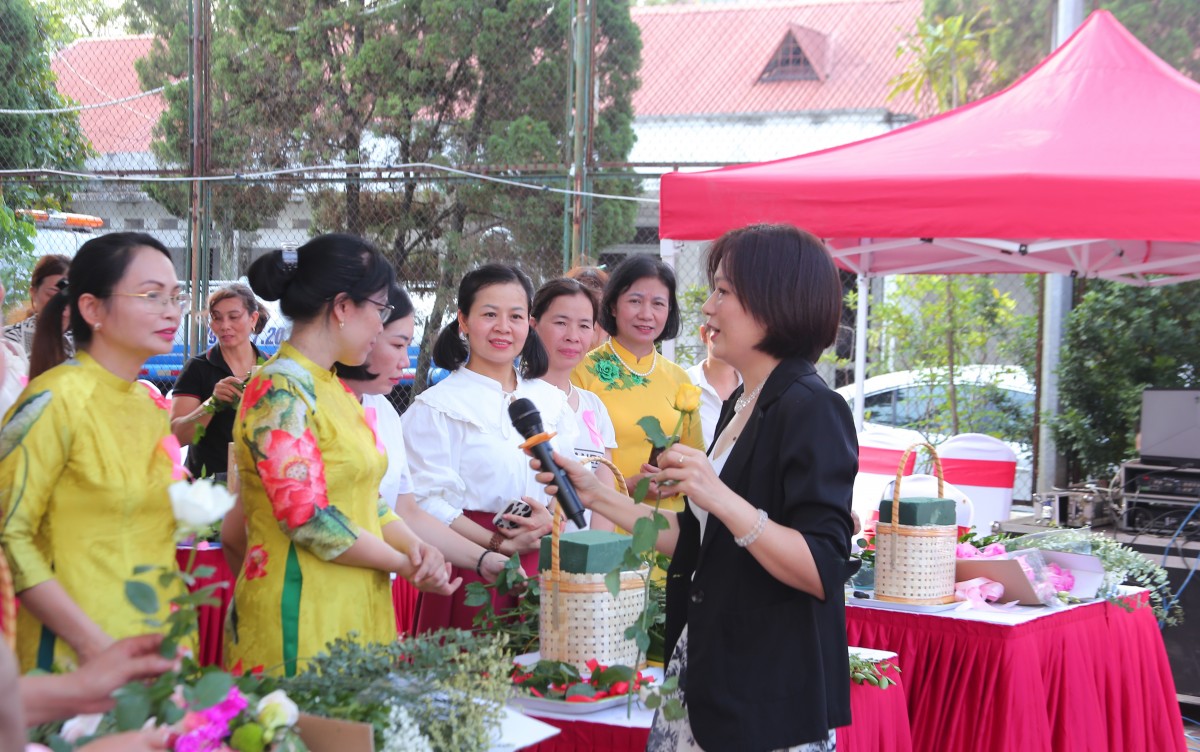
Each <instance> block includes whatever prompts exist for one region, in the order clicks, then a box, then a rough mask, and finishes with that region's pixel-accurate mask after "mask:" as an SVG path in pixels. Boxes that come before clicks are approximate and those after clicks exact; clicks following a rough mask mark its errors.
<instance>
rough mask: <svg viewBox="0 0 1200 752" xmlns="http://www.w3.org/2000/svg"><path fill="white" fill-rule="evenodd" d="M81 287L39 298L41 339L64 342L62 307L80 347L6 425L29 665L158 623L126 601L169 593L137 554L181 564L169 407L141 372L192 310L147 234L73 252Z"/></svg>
mask: <svg viewBox="0 0 1200 752" xmlns="http://www.w3.org/2000/svg"><path fill="white" fill-rule="evenodd" d="M74 270H75V272H76V276H75V277H74V278H73V280H72V281H71V283H70V285H69V286H67V287H66V288H62V289H60V291H59V292H58V293H57V294H56V295H54V296H53V297H51V298H50V299H49V300H48V301H47V302H46V303H45V305H43V306H42V307H41V313H40V321H39V323H38V327H37V334H36V335H35V340H34V347H35V349H37V348H38V347H39V346H46V347H47V348H48V349H51V350H52V349H54V348H55V347H57V348H61V347H62V343H63V319H64V313H65V314H66V315H67V316H68V317H69V320H70V325H71V331H72V333H73V334H74V340H75V344H76V345H77V346H78V352H77V353H76V356H75V357H74V358H72V359H71V360H67V361H66V362H62V363H59V364H58V365H56V366H54V367H53V368H50V369H49V370H47V371H46V372H45V373H43V374H41V375H40V376H38V377H36V378H34V379H33V380H32V381H30V382H29V385H28V386H27V387H26V388H25V391H24V392H22V393H21V396H20V397H19V398H18V399H17V403H16V406H15V407H14V408H12V410H10V411H9V414H8V416H7V422H6V424H5V426H4V429H3V430H2V431H0V525H2V526H0V544H2V545H3V546H4V552H5V554H6V555H7V557H8V560H9V562H10V563H11V565H12V571H13V580H14V584H15V585H16V590H17V593H18V594H19V595H20V600H21V608H20V612H19V613H18V616H17V655H18V658H19V660H20V663H21V669H22V671H30V670H32V669H34V668H40V669H44V670H46V671H50V670H52V669H54V668H55V667H56V666H59V667H62V666H66V665H68V664H71V663H77V664H79V663H86V662H87V661H88V660H90V659H91V658H93V657H94V656H96V655H97V654H99V653H100V652H101V651H103V650H104V649H105V648H106V647H108V646H109V645H110V644H112V643H113V641H114V640H117V639H120V638H122V637H128V636H131V635H135V634H141V633H143V632H146V631H148V629H147V626H146V621H145V620H146V614H143V613H141V612H140V611H138V610H137V609H136V608H134V607H133V605H132V604H131V603H130V602H129V601H128V599H126V597H125V583H126V581H127V580H129V579H131V578H133V579H138V580H141V581H143V582H144V583H146V584H148V585H150V586H151V587H153V588H154V589H155V590H156V591H157V592H158V598H159V603H160V604H161V606H162V611H161V612H160V614H158V618H160V619H161V618H164V617H165V616H166V609H167V602H168V599H169V598H170V597H172V596H174V595H178V594H181V592H182V589H181V588H175V587H168V588H165V589H164V588H162V587H160V586H159V583H158V581H157V577H156V576H155V574H154V573H152V572H151V573H146V574H143V575H136V576H135V575H133V571H134V568H135V567H137V566H140V565H149V566H152V567H153V566H159V567H166V568H171V569H174V568H175V567H176V563H175V538H174V535H175V518H174V515H173V514H172V513H171V504H170V501H169V500H168V495H167V486H169V485H170V484H171V482H172V480H173V479H174V478H176V477H182V472H183V471H182V468H179V467H178V466H177V465H176V464H175V463H174V461H173V457H178V453H179V444H178V442H176V441H175V440H174V438H173V437H172V436H171V433H170V428H169V425H168V422H167V404H166V400H164V399H162V397H161V396H159V395H158V393H157V392H155V393H153V394H151V393H150V390H148V389H147V388H146V387H145V386H143V385H142V384H139V383H137V377H138V372H139V371H140V370H141V367H142V365H143V364H144V363H145V362H146V359H147V358H149V357H150V356H152V355H161V354H163V353H168V352H170V351H171V347H172V346H173V344H174V341H175V331H176V330H177V329H178V328H179V321H180V319H181V318H182V312H183V310H184V309H186V308H187V307H188V305H189V304H190V297H189V296H188V294H187V293H184V292H181V290H180V285H179V282H178V280H177V279H176V276H175V266H174V264H173V263H172V262H171V255H170V253H168V252H167V249H166V248H165V247H164V246H163V244H162V243H160V242H159V241H158V240H155V239H154V238H152V237H150V236H149V235H144V234H142V233H132V232H119V233H110V234H107V235H101V236H99V237H96V238H93V239H91V240H89V241H88V242H86V243H84V244H83V246H82V247H81V248H80V249H79V253H78V254H77V255H76V256H75V260H74Z"/></svg>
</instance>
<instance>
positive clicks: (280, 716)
mask: <svg viewBox="0 0 1200 752" xmlns="http://www.w3.org/2000/svg"><path fill="white" fill-rule="evenodd" d="M254 714H255V715H256V716H257V717H258V721H259V723H261V724H262V725H263V726H264V727H265V728H266V729H267V730H269V731H271V730H274V729H278V728H291V727H292V726H295V725H296V722H297V721H299V720H300V708H298V707H296V703H294V702H292V698H290V697H288V696H287V693H286V692H284V691H283V690H282V689H277V690H275V691H274V692H272V693H270V694H269V695H266V696H264V697H263V698H262V699H261V700H259V701H258V707H256V708H255V709H254Z"/></svg>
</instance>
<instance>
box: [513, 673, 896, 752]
mask: <svg viewBox="0 0 1200 752" xmlns="http://www.w3.org/2000/svg"><path fill="white" fill-rule="evenodd" d="M897 664H898V662H897ZM901 671H903V668H901ZM888 675H889V676H890V677H891V678H892V679H893V680H896V681H901V677H900V676H897V674H896V672H895V671H891V672H889V674H888ZM850 713H851V717H852V718H853V720H854V724H853V725H851V726H847V727H846V728H840V729H838V734H837V738H838V741H837V744H838V747H837V748H838V752H911V750H912V748H913V747H912V735H911V733H910V731H909V726H908V708H907V707H906V706H905V702H904V690H903V689H902V688H901V687H888V688H887V689H884V690H880V689H878V688H876V687H871V686H867V685H859V684H851V685H850ZM530 715H534V716H536V717H537V718H538V720H540V721H542V722H543V723H548V724H550V725H551V726H555V727H557V728H560V729H562V733H561V734H558V735H557V736H554V737H552V738H550V739H547V740H546V741H544V742H542V743H541V744H538V745H535V746H533V747H527V748H526V749H527V750H535V751H536V752H634V751H635V750H644V749H645V748H646V739H647V737H649V735H650V729H648V728H625V727H622V726H610V725H606V724H603V723H589V722H588V721H586V720H583V719H584V718H586V717H587V716H581V717H580V718H581V719H580V720H575V721H568V720H563V719H560V718H544V717H542V716H537V714H536V713H530Z"/></svg>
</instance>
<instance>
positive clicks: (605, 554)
mask: <svg viewBox="0 0 1200 752" xmlns="http://www.w3.org/2000/svg"><path fill="white" fill-rule="evenodd" d="M631 540H632V539H631V538H630V537H629V536H628V535H621V534H620V533H613V532H609V531H607V530H577V531H575V532H571V533H563V534H562V536H561V537H560V538H559V540H558V557H559V566H560V567H561V568H562V571H564V572H572V573H574V574H607V573H609V572H611V571H612V570H613V569H616V568H617V566H618V565H620V563H621V562H622V561H623V560H624V559H625V552H626V551H628V550H629V545H630V542H631ZM549 568H550V536H549V535H547V536H546V537H545V538H542V552H541V556H540V557H539V559H538V569H542V570H546V569H549Z"/></svg>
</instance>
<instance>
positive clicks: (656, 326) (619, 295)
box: [571, 255, 704, 511]
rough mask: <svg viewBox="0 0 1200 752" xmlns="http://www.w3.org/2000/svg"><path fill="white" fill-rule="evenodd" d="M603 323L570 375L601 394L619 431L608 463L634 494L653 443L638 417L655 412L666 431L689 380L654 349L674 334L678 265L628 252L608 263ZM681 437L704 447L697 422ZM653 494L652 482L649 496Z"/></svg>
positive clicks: (674, 502)
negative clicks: (598, 340)
mask: <svg viewBox="0 0 1200 752" xmlns="http://www.w3.org/2000/svg"><path fill="white" fill-rule="evenodd" d="M599 323H600V326H601V327H602V328H603V329H604V330H605V331H608V332H611V333H612V336H611V337H610V338H609V339H608V341H607V342H605V343H604V344H602V345H600V346H599V347H597V348H596V349H595V350H592V351H591V352H590V353H588V354H587V357H585V358H584V359H583V362H581V363H580V364H579V365H578V366H576V368H575V372H574V373H573V374H571V380H572V381H573V382H574V383H575V385H576V386H578V387H580V388H582V389H587V390H588V391H591V392H594V393H595V394H597V395H599V397H600V400H601V401H602V402H604V406H605V407H606V408H608V414H609V416H610V417H611V418H612V422H613V427H614V428H615V429H616V434H617V448H616V449H615V450H613V462H614V463H615V464H616V466H617V467H618V468H620V470H621V474H622V475H624V476H625V482H626V484H627V485H628V487H629V493H630V494H631V495H632V494H633V490H634V487H635V486H636V485H637V482H638V481H639V480H640V479H641V477H642V476H643V475H644V474H646V473H647V472H655V471H656V470H657V468H656V467H654V466H653V465H650V464H649V459H650V449H651V446H650V443H649V442H648V441H647V440H646V434H645V432H644V431H643V430H642V428H641V426H639V425H638V424H637V422H638V421H639V420H641V419H642V418H644V417H646V416H654V417H657V418H658V420H659V423H661V424H662V427H663V429H664V430H666V431H669V430H671V428H672V427H673V426H674V425H675V423H676V419H677V418H678V413H677V412H676V411H675V407H674V405H675V397H676V393H677V392H678V389H679V386H680V385H681V384H689V385H690V384H691V383H692V382H691V379H689V378H688V375H687V373H686V372H685V371H684V370H683V369H682V368H680V367H679V366H677V365H676V364H674V363H672V362H671V361H670V360H667V359H666V358H664V357H663V356H662V355H659V353H658V349H657V347H656V346H657V345H658V343H659V342H662V341H663V340H665V339H674V338H675V337H676V336H677V335H678V334H679V301H678V300H677V299H676V297H675V272H673V271H671V268H670V267H669V266H667V265H666V264H664V263H663V262H662V261H660V260H659V259H657V258H655V257H654V256H645V255H638V256H629V257H628V258H626V259H625V260H624V261H622V262H621V263H620V265H618V266H617V268H616V269H614V270H613V273H612V276H611V277H610V278H609V280H608V284H607V285H606V286H605V288H604V297H603V299H602V300H601V304H600V321H599ZM681 441H682V443H684V444H686V445H688V446H691V447H695V448H696V449H699V450H701V451H703V450H704V438H703V434H702V432H701V430H700V424H699V421H690V422H688V426H687V427H686V428H685V429H684V435H683V436H682V437H681ZM656 493H657V488H655V486H654V485H653V484H651V487H650V493H649V494H648V495H647V497H646V500H647V501H652V500H653V498H654V495H655V494H656ZM662 507H663V508H664V509H670V510H672V511H679V510H681V509H682V508H683V499H682V497H679V496H673V497H670V498H665V499H663V504H662Z"/></svg>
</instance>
